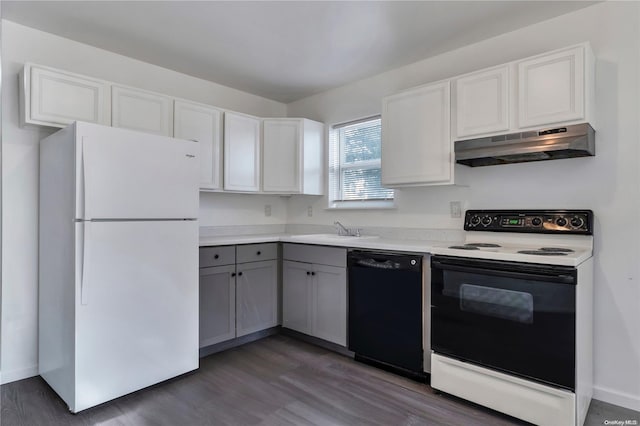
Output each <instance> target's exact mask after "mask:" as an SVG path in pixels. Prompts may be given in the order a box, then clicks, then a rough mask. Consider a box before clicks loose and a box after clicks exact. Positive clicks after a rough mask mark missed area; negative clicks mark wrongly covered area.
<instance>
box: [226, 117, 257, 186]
mask: <svg viewBox="0 0 640 426" xmlns="http://www.w3.org/2000/svg"><path fill="white" fill-rule="evenodd" d="M224 189H225V190H230V191H243V192H244V191H246V192H257V191H260V119H259V118H257V117H252V116H249V115H245V114H238V113H233V112H225V113H224Z"/></svg>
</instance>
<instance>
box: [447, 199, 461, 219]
mask: <svg viewBox="0 0 640 426" xmlns="http://www.w3.org/2000/svg"><path fill="white" fill-rule="evenodd" d="M449 210H450V211H451V217H452V218H454V219H459V218H461V217H462V203H461V202H460V201H450V202H449Z"/></svg>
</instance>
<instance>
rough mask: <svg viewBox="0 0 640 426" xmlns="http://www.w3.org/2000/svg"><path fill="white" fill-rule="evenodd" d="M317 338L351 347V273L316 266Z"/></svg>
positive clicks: (314, 326)
mask: <svg viewBox="0 0 640 426" xmlns="http://www.w3.org/2000/svg"><path fill="white" fill-rule="evenodd" d="M312 277H313V278H314V280H313V281H314V286H313V297H312V300H313V301H314V304H313V327H312V329H313V334H314V336H316V337H319V338H321V339H324V340H328V341H330V342H333V343H337V344H339V345H342V346H346V345H347V270H346V269H345V268H338V267H335V266H324V265H313V275H312Z"/></svg>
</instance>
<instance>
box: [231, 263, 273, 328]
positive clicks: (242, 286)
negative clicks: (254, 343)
mask: <svg viewBox="0 0 640 426" xmlns="http://www.w3.org/2000/svg"><path fill="white" fill-rule="evenodd" d="M236 269H237V271H238V272H237V275H236V336H237V337H240V336H244V335H246V334H251V333H254V332H256V331H260V330H265V329H267V328H270V327H275V326H276V325H278V261H277V260H267V261H264V262H250V263H243V264H239V265H237V267H236Z"/></svg>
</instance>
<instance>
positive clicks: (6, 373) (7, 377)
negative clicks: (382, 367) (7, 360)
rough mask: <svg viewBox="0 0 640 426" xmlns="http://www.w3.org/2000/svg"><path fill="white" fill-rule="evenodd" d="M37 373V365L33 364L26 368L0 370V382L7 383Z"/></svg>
mask: <svg viewBox="0 0 640 426" xmlns="http://www.w3.org/2000/svg"><path fill="white" fill-rule="evenodd" d="M37 375H38V366H37V365H34V366H31V367H27V368H22V369H20V370H2V375H1V376H0V384H3V385H5V384H7V383H11V382H16V381H18V380H22V379H28V378H29V377H33V376H37Z"/></svg>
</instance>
